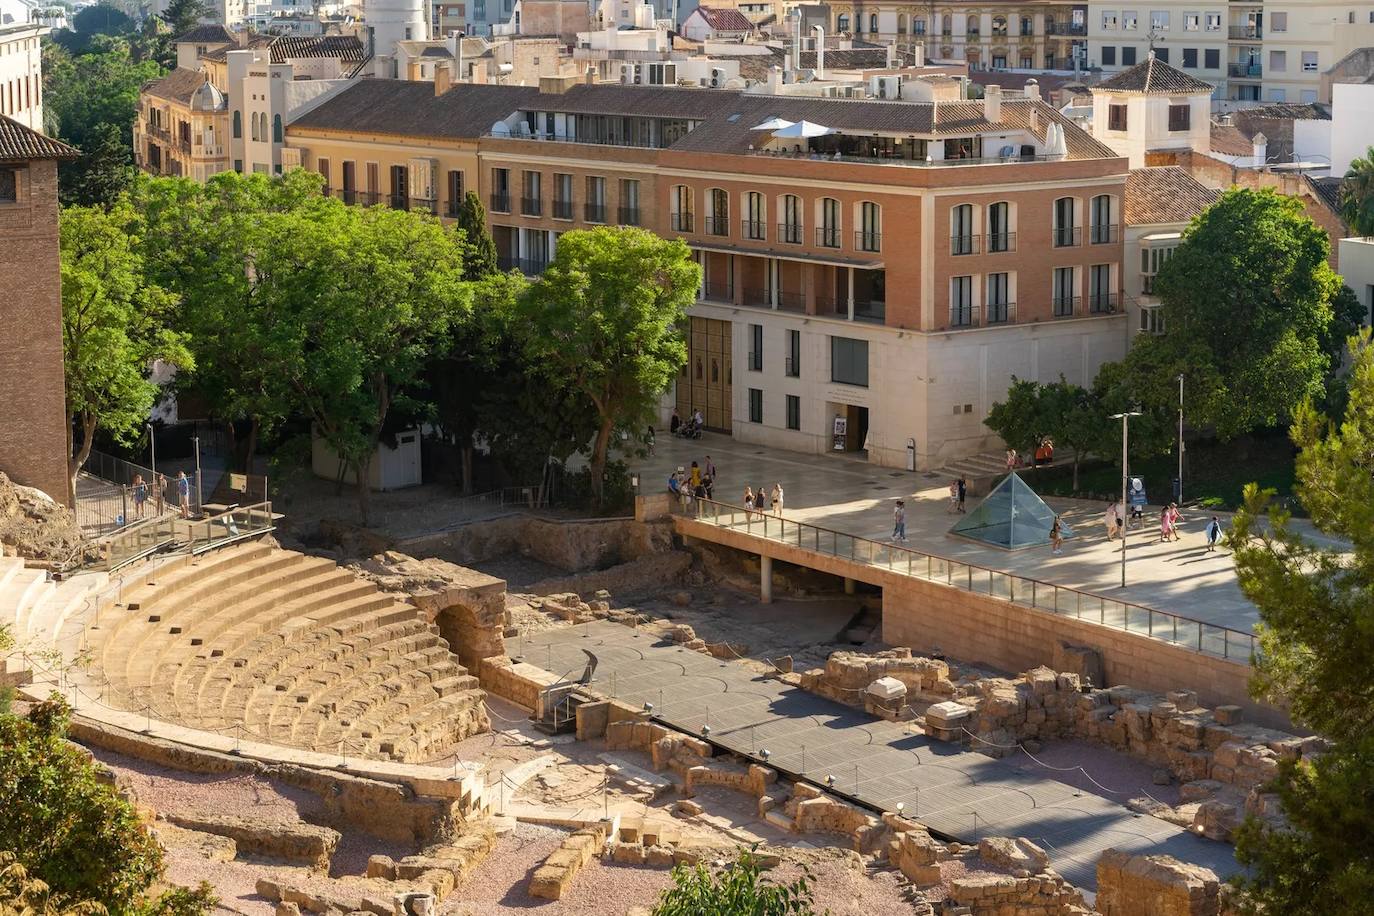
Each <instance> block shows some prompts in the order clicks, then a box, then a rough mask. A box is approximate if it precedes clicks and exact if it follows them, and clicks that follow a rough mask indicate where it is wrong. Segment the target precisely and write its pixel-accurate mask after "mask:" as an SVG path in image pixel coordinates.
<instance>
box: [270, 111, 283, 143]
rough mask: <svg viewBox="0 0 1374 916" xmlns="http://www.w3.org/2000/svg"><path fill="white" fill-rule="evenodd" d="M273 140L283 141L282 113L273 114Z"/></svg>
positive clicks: (274, 141)
mask: <svg viewBox="0 0 1374 916" xmlns="http://www.w3.org/2000/svg"><path fill="white" fill-rule="evenodd" d="M272 142H273V143H280V142H281V115H279V114H278V115H272Z"/></svg>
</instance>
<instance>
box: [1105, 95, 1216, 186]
mask: <svg viewBox="0 0 1374 916" xmlns="http://www.w3.org/2000/svg"><path fill="white" fill-rule="evenodd" d="M1182 104H1187V105H1188V106H1189V108H1190V109H1191V111H1190V113H1189V117H1188V125H1189V126H1188V130H1186V131H1171V130H1169V106H1170V105H1182ZM1111 105H1125V106H1126V129H1125V130H1124V131H1117V130H1111V129H1110V127H1109V125H1110V120H1109V113H1108V108H1109V106H1111ZM1092 133H1093V136H1094V137H1096V138H1097V139H1099V140H1101V141H1102V142H1103V143H1105V144H1107V145H1108V146H1110V147H1111V148H1112V150H1114V151H1115V152H1117V153H1119V154H1120V155H1122V156H1125V157H1126V158H1127V159H1129V160H1130V163H1131V168H1133V169H1139V168H1144V167H1145V153H1146V152H1147V151H1148V150H1155V149H1194V150H1197V151H1198V152H1207V151H1208V150H1209V149H1210V148H1211V144H1212V141H1211V99H1210V97H1209V96H1205V95H1193V96H1168V95H1140V94H1136V93H1119V94H1118V93H1111V92H1105V91H1101V90H1099V91H1096V92H1094V93H1093V124H1092Z"/></svg>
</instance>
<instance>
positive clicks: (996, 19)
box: [992, 16, 1007, 35]
mask: <svg viewBox="0 0 1374 916" xmlns="http://www.w3.org/2000/svg"><path fill="white" fill-rule="evenodd" d="M992 34H994V35H1005V34H1007V17H1005V16H993V17H992Z"/></svg>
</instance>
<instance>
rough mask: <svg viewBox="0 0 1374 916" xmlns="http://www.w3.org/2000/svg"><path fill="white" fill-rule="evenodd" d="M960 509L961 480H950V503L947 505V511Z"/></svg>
mask: <svg viewBox="0 0 1374 916" xmlns="http://www.w3.org/2000/svg"><path fill="white" fill-rule="evenodd" d="M958 511H959V481H957V480H951V481H950V482H949V505H948V506H945V512H947V513H954V512H958Z"/></svg>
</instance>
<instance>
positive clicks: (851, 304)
mask: <svg viewBox="0 0 1374 916" xmlns="http://www.w3.org/2000/svg"><path fill="white" fill-rule="evenodd" d="M844 272H845V273H846V274H848V275H849V320H850V321H853V320H854V268H852V267H846V268H845V269H844Z"/></svg>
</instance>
